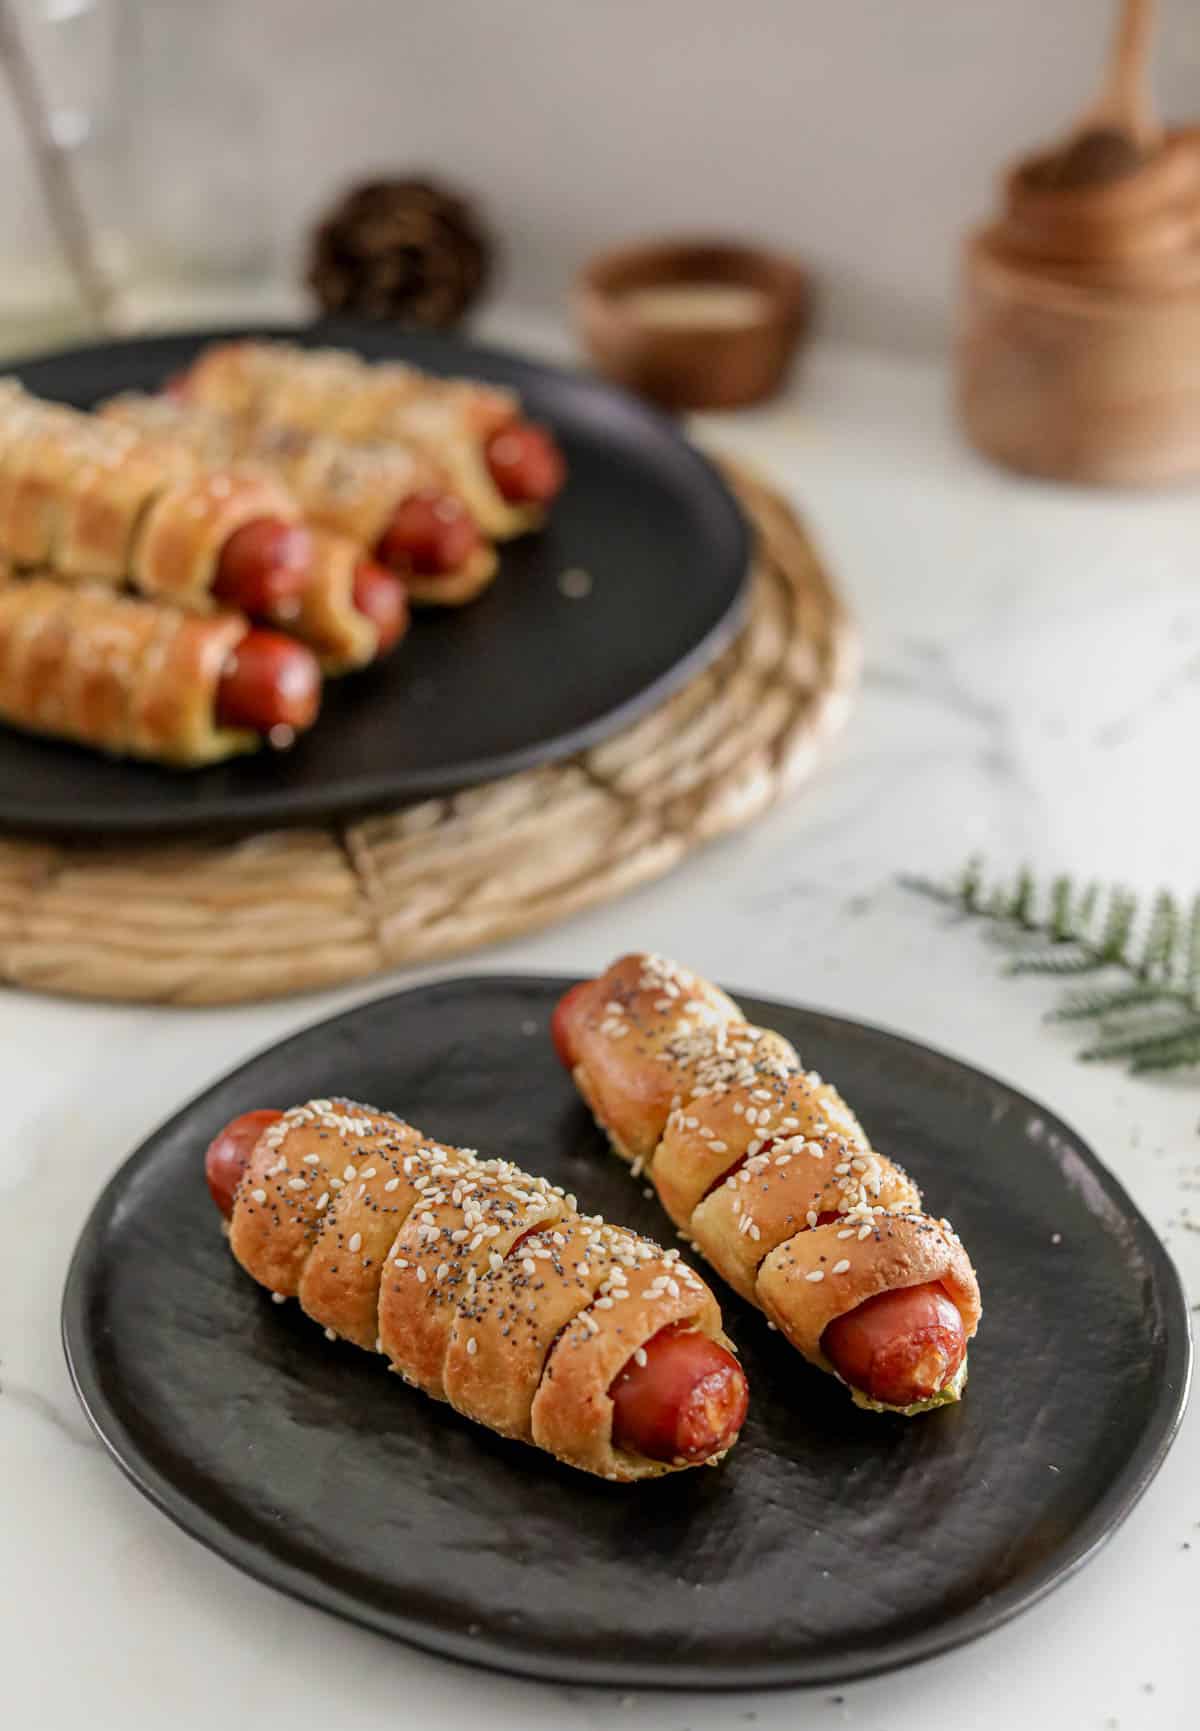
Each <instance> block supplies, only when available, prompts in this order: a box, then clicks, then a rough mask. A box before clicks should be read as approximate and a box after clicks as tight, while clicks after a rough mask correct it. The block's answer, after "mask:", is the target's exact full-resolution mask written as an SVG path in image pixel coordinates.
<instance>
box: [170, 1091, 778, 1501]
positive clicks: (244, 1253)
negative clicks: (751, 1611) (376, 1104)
mask: <svg viewBox="0 0 1200 1731" xmlns="http://www.w3.org/2000/svg"><path fill="white" fill-rule="evenodd" d="M205 1174H206V1177H207V1180H208V1186H209V1190H210V1193H211V1195H212V1198H213V1201H214V1202H215V1203H216V1205H217V1207H218V1208H219V1209H220V1211H221V1213H222V1215H223V1216H224V1217H225V1219H226V1221H227V1222H228V1235H229V1245H230V1249H231V1250H232V1251H233V1254H234V1256H235V1258H236V1259H237V1261H238V1262H239V1263H240V1264H241V1266H242V1267H243V1268H244V1269H245V1271H246V1272H247V1273H248V1274H249V1275H250V1276H251V1277H252V1278H253V1279H254V1280H256V1281H257V1282H258V1283H259V1284H260V1285H262V1286H264V1287H267V1288H269V1289H270V1291H271V1292H272V1293H273V1295H274V1297H275V1298H276V1300H277V1301H279V1302H282V1301H284V1300H285V1299H289V1298H296V1299H298V1300H299V1303H300V1306H301V1308H302V1310H304V1312H305V1313H306V1314H307V1315H308V1316H309V1317H311V1318H312V1319H313V1320H314V1321H315V1322H318V1323H320V1324H322V1325H323V1326H324V1328H325V1332H326V1334H327V1335H328V1336H329V1337H330V1338H331V1339H333V1338H342V1339H345V1340H349V1341H353V1342H354V1344H355V1345H357V1346H360V1347H363V1348H365V1349H366V1350H368V1351H374V1352H378V1353H382V1354H383V1355H384V1356H385V1357H386V1358H387V1359H388V1361H389V1366H390V1368H391V1369H392V1370H395V1371H397V1372H398V1373H399V1374H400V1375H401V1376H402V1377H403V1378H404V1380H405V1381H406V1382H407V1383H410V1384H412V1385H414V1386H416V1387H418V1388H420V1389H423V1390H424V1391H425V1393H426V1394H430V1395H432V1396H434V1398H435V1399H439V1400H445V1401H449V1402H450V1404H451V1405H452V1406H453V1407H455V1408H456V1410H457V1411H459V1412H461V1413H463V1414H465V1415H466V1416H467V1417H468V1418H471V1419H474V1420H476V1421H477V1422H478V1423H480V1424H484V1425H487V1426H488V1427H490V1428H491V1429H492V1430H495V1431H498V1432H500V1434H501V1435H503V1436H508V1437H515V1438H517V1439H519V1440H520V1441H522V1442H526V1443H531V1444H533V1445H535V1446H536V1447H538V1448H543V1449H546V1450H548V1451H549V1452H550V1453H551V1454H554V1455H556V1456H557V1457H558V1458H559V1459H560V1460H562V1461H566V1462H567V1463H569V1464H570V1465H571V1466H574V1467H579V1468H580V1469H582V1470H583V1471H585V1472H592V1473H597V1474H600V1475H601V1476H603V1477H605V1478H608V1479H614V1480H619V1481H631V1480H637V1479H646V1478H654V1477H658V1476H660V1475H662V1474H664V1473H668V1472H672V1471H676V1470H679V1469H682V1468H685V1467H691V1466H699V1465H701V1464H705V1463H714V1462H715V1461H717V1460H719V1459H720V1458H721V1456H722V1455H723V1454H724V1453H725V1452H726V1451H727V1450H728V1449H729V1448H730V1447H731V1446H732V1444H733V1443H734V1441H735V1440H736V1438H737V1434H738V1432H739V1430H740V1429H741V1425H742V1421H743V1419H744V1418H745V1414H746V1405H747V1391H746V1379H745V1377H744V1375H743V1373H742V1371H741V1368H740V1366H739V1365H738V1362H737V1359H736V1358H735V1357H734V1356H733V1355H732V1353H731V1351H730V1349H729V1343H728V1342H727V1341H726V1339H725V1337H724V1335H723V1334H722V1332H721V1313H720V1310H719V1308H718V1306H717V1302H716V1299H715V1298H714V1297H713V1295H712V1293H711V1292H710V1291H709V1289H708V1287H707V1286H706V1285H705V1284H704V1282H703V1281H702V1280H701V1279H700V1278H699V1276H698V1275H697V1274H695V1273H694V1272H693V1271H692V1270H691V1269H690V1268H688V1267H687V1265H686V1264H685V1263H683V1262H682V1261H681V1260H680V1258H679V1252H678V1251H677V1250H667V1251H664V1250H662V1249H661V1248H660V1247H659V1246H658V1245H657V1244H654V1243H652V1242H651V1241H650V1240H649V1239H646V1238H642V1237H640V1236H639V1235H638V1234H637V1233H635V1232H630V1231H627V1230H626V1229H625V1228H623V1227H618V1226H610V1225H608V1224H606V1223H605V1222H604V1221H603V1220H601V1219H600V1218H599V1217H598V1216H594V1215H592V1216H589V1215H582V1214H580V1213H579V1212H578V1210H577V1208H576V1206H575V1199H574V1197H572V1196H566V1195H564V1194H563V1191H562V1190H561V1189H560V1188H558V1187H556V1186H553V1185H550V1184H548V1183H546V1181H545V1180H544V1179H542V1178H535V1177H532V1176H530V1175H529V1174H528V1173H526V1172H522V1171H521V1170H520V1169H519V1168H518V1167H516V1166H513V1165H511V1164H510V1163H509V1162H508V1161H506V1160H482V1159H480V1158H479V1157H478V1156H477V1155H476V1154H475V1152H474V1151H473V1150H469V1149H462V1148H450V1147H446V1146H445V1145H443V1144H441V1143H438V1142H433V1141H430V1140H429V1139H428V1138H426V1137H425V1136H423V1135H422V1134H421V1132H420V1131H418V1130H416V1129H414V1128H413V1127H412V1125H410V1124H406V1123H405V1122H403V1121H402V1120H401V1119H399V1118H395V1117H393V1116H391V1114H389V1113H386V1112H377V1111H375V1110H374V1109H373V1108H371V1107H367V1106H361V1105H356V1104H354V1103H353V1102H350V1101H346V1100H340V1099H338V1100H311V1101H309V1102H308V1103H307V1104H306V1105H303V1106H297V1107H293V1108H292V1109H291V1110H290V1111H287V1112H278V1111H272V1110H259V1111H252V1112H247V1113H243V1114H242V1115H241V1116H240V1117H238V1118H235V1119H234V1120H233V1121H232V1123H230V1124H227V1125H226V1126H225V1128H224V1130H222V1131H221V1133H220V1134H219V1135H218V1136H217V1137H216V1138H215V1140H214V1141H213V1142H212V1143H211V1144H210V1146H209V1148H208V1150H207V1152H206V1155H205Z"/></svg>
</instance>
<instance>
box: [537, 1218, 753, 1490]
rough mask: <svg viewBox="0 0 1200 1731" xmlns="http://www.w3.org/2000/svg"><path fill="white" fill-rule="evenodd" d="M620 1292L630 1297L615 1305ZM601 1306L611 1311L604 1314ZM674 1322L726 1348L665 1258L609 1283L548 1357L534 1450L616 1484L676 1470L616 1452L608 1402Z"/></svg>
mask: <svg viewBox="0 0 1200 1731" xmlns="http://www.w3.org/2000/svg"><path fill="white" fill-rule="evenodd" d="M643 1242H644V1241H643ZM676 1255H678V1253H677V1252H676ZM618 1292H620V1293H624V1294H627V1295H628V1296H627V1297H625V1298H622V1299H618V1298H617V1294H618ZM605 1299H608V1300H611V1305H608V1306H605V1305H604V1304H603V1300H605ZM673 1322H690V1323H693V1324H694V1325H695V1326H696V1327H697V1328H698V1329H700V1331H701V1332H702V1333H704V1334H707V1335H709V1336H710V1337H711V1338H712V1339H713V1340H716V1341H718V1342H719V1343H720V1344H721V1345H722V1346H725V1347H728V1345H729V1342H728V1341H727V1339H726V1337H725V1336H724V1335H723V1334H722V1333H721V1312H720V1309H719V1307H718V1305H717V1301H716V1299H715V1298H714V1297H713V1295H712V1293H711V1292H710V1291H709V1289H708V1287H707V1286H705V1284H704V1282H703V1281H702V1280H701V1279H700V1278H699V1277H698V1276H697V1275H695V1274H693V1272H692V1270H691V1269H690V1268H688V1267H687V1265H686V1263H682V1262H679V1261H677V1260H675V1259H674V1258H673V1257H672V1256H671V1253H670V1252H669V1251H668V1252H665V1253H660V1254H659V1255H658V1256H657V1257H654V1258H653V1259H647V1260H645V1261H640V1260H639V1261H638V1262H637V1263H636V1265H635V1266H632V1267H630V1268H629V1269H628V1272H627V1273H626V1274H625V1278H624V1280H623V1281H621V1282H619V1283H617V1284H616V1285H614V1284H612V1276H611V1275H610V1277H609V1281H608V1282H606V1283H605V1286H604V1287H603V1288H602V1292H601V1301H600V1302H599V1303H597V1304H593V1305H592V1306H591V1307H590V1308H589V1309H586V1310H582V1311H580V1312H579V1314H578V1315H576V1316H575V1317H573V1318H572V1320H571V1321H570V1322H569V1323H568V1324H567V1325H566V1327H565V1328H564V1329H563V1331H562V1333H561V1335H560V1336H559V1338H558V1340H557V1341H556V1342H555V1344H554V1345H553V1346H552V1347H551V1349H550V1356H549V1358H548V1360H547V1362H546V1368H545V1372H544V1374H543V1376H542V1380H541V1383H540V1385H539V1387H538V1391H537V1394H536V1395H535V1396H534V1400H533V1406H532V1408H531V1411H530V1423H531V1428H532V1431H533V1439H534V1441H535V1442H536V1443H537V1444H538V1445H539V1447H541V1448H544V1449H548V1450H549V1451H550V1453H551V1454H553V1455H557V1456H558V1458H559V1459H560V1460H565V1461H569V1462H570V1463H571V1465H572V1466H578V1467H583V1468H584V1469H585V1470H586V1471H588V1472H593V1473H600V1474H602V1475H603V1476H604V1477H605V1478H610V1479H618V1480H620V1481H622V1482H627V1481H630V1480H634V1479H645V1478H658V1477H661V1476H662V1474H664V1473H668V1472H671V1471H672V1470H674V1468H675V1466H676V1464H682V1463H672V1462H668V1461H651V1460H644V1459H642V1458H641V1457H640V1456H632V1455H629V1454H626V1453H625V1451H624V1450H621V1449H616V1448H614V1447H613V1440H612V1426H613V1403H612V1397H611V1396H610V1394H609V1389H610V1388H611V1387H612V1385H613V1383H614V1381H615V1380H616V1378H617V1375H618V1373H619V1372H620V1371H621V1370H622V1369H623V1368H624V1366H625V1365H626V1364H628V1362H629V1360H630V1359H631V1358H632V1357H633V1355H634V1353H635V1352H637V1351H638V1349H639V1348H640V1347H644V1346H645V1345H646V1343H647V1341H649V1340H652V1339H653V1338H654V1336H655V1335H656V1334H657V1333H658V1332H659V1331H660V1329H663V1328H666V1327H668V1326H669V1325H670V1324H671V1323H673Z"/></svg>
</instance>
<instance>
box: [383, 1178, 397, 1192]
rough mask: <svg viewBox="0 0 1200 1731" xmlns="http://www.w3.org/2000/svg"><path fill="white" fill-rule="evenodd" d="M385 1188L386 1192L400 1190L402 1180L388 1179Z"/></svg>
mask: <svg viewBox="0 0 1200 1731" xmlns="http://www.w3.org/2000/svg"><path fill="white" fill-rule="evenodd" d="M383 1188H384V1189H385V1190H388V1191H391V1190H399V1188H400V1180H399V1179H398V1178H389V1179H388V1181H387V1183H386V1184H385V1185H384V1187H383Z"/></svg>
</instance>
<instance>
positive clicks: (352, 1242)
mask: <svg viewBox="0 0 1200 1731" xmlns="http://www.w3.org/2000/svg"><path fill="white" fill-rule="evenodd" d="M346 1249H347V1250H348V1251H349V1252H350V1254H351V1256H353V1255H354V1253H355V1251H356V1250H361V1249H362V1233H361V1232H353V1233H351V1235H350V1238H349V1239H348V1241H347V1244H346Z"/></svg>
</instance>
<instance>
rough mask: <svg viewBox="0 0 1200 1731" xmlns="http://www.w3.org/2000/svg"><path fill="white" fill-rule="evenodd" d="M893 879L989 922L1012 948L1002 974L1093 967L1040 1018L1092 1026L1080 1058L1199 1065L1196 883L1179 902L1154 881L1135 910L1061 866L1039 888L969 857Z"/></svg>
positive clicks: (1023, 873)
mask: <svg viewBox="0 0 1200 1731" xmlns="http://www.w3.org/2000/svg"><path fill="white" fill-rule="evenodd" d="M902 882H903V883H905V884H906V885H907V887H908V888H909V889H913V890H917V891H919V892H920V893H921V894H922V895H927V896H931V897H933V898H934V899H935V900H936V901H939V902H941V903H943V904H944V905H946V906H949V907H954V908H957V909H958V910H959V911H960V912H962V913H965V914H969V915H973V916H975V917H977V918H980V919H983V920H987V921H989V922H990V928H991V931H992V934H993V935H994V936H995V937H996V938H997V939H999V940H1001V941H1002V942H1003V943H1004V945H1005V947H1006V948H1009V949H1011V950H1013V951H1015V954H1014V955H1013V958H1012V960H1010V961H1009V963H1008V965H1007V968H1006V972H1007V973H1010V974H1035V975H1046V976H1050V977H1053V978H1056V979H1068V978H1072V977H1076V976H1078V977H1082V976H1086V975H1089V974H1096V975H1099V976H1101V978H1100V980H1099V981H1098V982H1097V984H1096V985H1095V986H1087V987H1083V988H1080V989H1078V990H1076V991H1074V992H1070V993H1068V994H1067V995H1066V996H1065V997H1064V998H1063V999H1062V1001H1061V1002H1060V1003H1059V1004H1058V1005H1057V1006H1056V1008H1054V1009H1053V1010H1050V1011H1048V1012H1047V1017H1046V1019H1047V1021H1053V1022H1081V1023H1087V1022H1090V1023H1092V1024H1093V1025H1094V1026H1095V1028H1096V1032H1097V1036H1098V1037H1097V1038H1096V1039H1095V1040H1094V1041H1093V1042H1092V1044H1091V1045H1089V1046H1087V1047H1085V1048H1084V1050H1083V1051H1082V1052H1081V1053H1080V1057H1081V1058H1083V1059H1084V1060H1085V1061H1086V1062H1089V1063H1104V1062H1107V1061H1110V1060H1112V1059H1118V1058H1119V1059H1125V1060H1126V1061H1127V1062H1128V1063H1129V1066H1130V1068H1131V1069H1132V1070H1133V1071H1134V1072H1135V1073H1142V1072H1146V1071H1151V1070H1174V1069H1181V1068H1183V1067H1184V1066H1188V1065H1200V891H1198V892H1197V893H1196V895H1194V896H1193V897H1192V899H1191V901H1190V903H1189V904H1187V905H1186V907H1185V905H1184V904H1182V903H1181V902H1180V900H1179V898H1178V897H1177V896H1176V895H1174V894H1173V892H1172V891H1170V890H1165V889H1164V890H1159V892H1158V894H1157V895H1156V896H1155V897H1154V899H1153V901H1152V902H1151V904H1150V906H1149V909H1148V910H1147V911H1146V912H1145V913H1144V914H1143V911H1142V906H1141V903H1140V901H1139V898H1138V897H1137V896H1136V895H1135V894H1134V893H1133V892H1132V891H1131V890H1129V889H1127V888H1126V887H1125V886H1124V885H1122V884H1113V885H1110V886H1109V887H1107V888H1105V887H1104V886H1102V885H1101V884H1099V883H1096V882H1089V883H1087V884H1086V885H1084V886H1083V887H1082V888H1078V887H1077V886H1076V884H1075V883H1074V881H1073V880H1072V879H1071V878H1070V877H1069V876H1065V875H1063V876H1059V877H1056V878H1054V879H1053V881H1052V882H1051V883H1050V884H1049V885H1048V886H1047V887H1046V888H1045V889H1042V888H1040V887H1039V885H1038V882H1037V880H1036V878H1035V877H1034V874H1033V872H1032V871H1031V869H1030V868H1029V867H1028V866H1022V867H1021V869H1020V870H1019V871H1018V872H1017V874H1016V877H1015V878H1014V879H1013V880H1012V881H1011V882H1007V883H1006V882H1005V881H1003V880H999V881H995V882H992V883H989V882H988V878H987V874H986V873H985V870H984V866H983V861H982V860H981V859H980V858H979V857H978V856H973V857H972V858H971V859H969V860H968V861H967V863H966V865H965V866H964V867H963V869H962V871H961V872H960V873H959V875H958V877H957V879H955V880H954V881H953V882H951V883H949V884H938V883H935V882H932V881H931V880H929V879H928V878H911V877H910V878H904V879H902ZM1105 975H1108V976H1110V977H1109V978H1108V979H1105V978H1104V977H1103V976H1105ZM1118 975H1119V976H1123V977H1122V978H1118V977H1117V976H1118Z"/></svg>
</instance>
